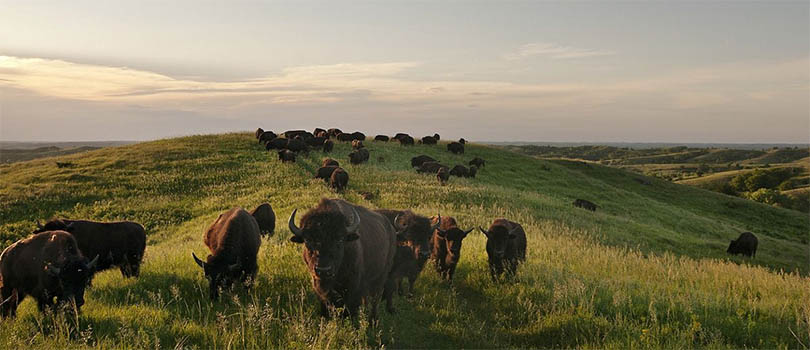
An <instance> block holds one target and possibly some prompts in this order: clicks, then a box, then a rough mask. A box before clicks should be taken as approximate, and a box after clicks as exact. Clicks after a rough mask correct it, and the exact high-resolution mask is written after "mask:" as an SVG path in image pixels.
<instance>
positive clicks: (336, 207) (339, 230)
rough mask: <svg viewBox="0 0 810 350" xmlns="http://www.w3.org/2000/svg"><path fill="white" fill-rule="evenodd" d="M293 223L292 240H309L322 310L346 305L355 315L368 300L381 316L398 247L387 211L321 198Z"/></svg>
mask: <svg viewBox="0 0 810 350" xmlns="http://www.w3.org/2000/svg"><path fill="white" fill-rule="evenodd" d="M296 211H297V210H294V211H293V212H292V214H291V215H290V220H289V227H290V232H292V234H293V236H292V237H291V238H290V241H292V242H294V243H305V244H304V249H303V252H302V253H303V258H304V263H306V265H307V269H308V270H309V274H310V276H311V277H312V288H313V289H314V290H315V294H316V295H317V296H318V299H319V300H320V304H321V315H322V316H324V317H329V316H330V313H329V310H330V308H333V307H345V308H344V310H345V311H344V312H345V313H346V314H348V315H349V316H352V317H353V318H354V317H355V316H356V315H357V311H358V309H359V307H360V305H361V303H362V302H364V301H365V303H366V305H367V310H369V311H370V313H371V314H370V317H369V318H370V319H372V320H375V319H376V318H377V305H378V303H379V300H380V296H381V295H382V293H383V290H384V288H385V286H386V283H389V278H388V277H389V273H390V272H391V266H392V265H393V263H394V255H395V253H396V233H395V232H394V228H393V226H392V225H391V223H390V222H389V221H388V220H387V219H386V218H385V217H383V216H382V215H380V214H377V213H375V212H373V211H370V210H368V209H366V208H364V207H361V206H357V205H354V204H351V203H349V202H346V201H344V200H339V199H325V198H324V199H322V200H321V202H320V203H319V204H318V206H317V207H315V208H313V209H311V210H309V211H308V212H307V213H306V214H304V217H302V218H301V227H300V228H299V227H298V226H297V225H296V224H295V213H296Z"/></svg>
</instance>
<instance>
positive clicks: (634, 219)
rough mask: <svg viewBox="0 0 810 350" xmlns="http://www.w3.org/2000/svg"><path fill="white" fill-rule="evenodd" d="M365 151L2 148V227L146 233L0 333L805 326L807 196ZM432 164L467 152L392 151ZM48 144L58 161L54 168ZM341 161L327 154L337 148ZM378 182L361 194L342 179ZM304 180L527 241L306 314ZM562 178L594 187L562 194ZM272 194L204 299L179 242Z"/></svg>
mask: <svg viewBox="0 0 810 350" xmlns="http://www.w3.org/2000/svg"><path fill="white" fill-rule="evenodd" d="M366 144H367V146H368V148H369V149H370V150H371V155H372V156H371V161H370V163H367V164H361V165H357V166H352V165H349V164H348V160H347V156H346V155H347V154H348V153H349V148H350V147H349V145H347V144H338V145H336V148H335V151H334V153H333V154H332V155H331V156H332V157H334V158H336V159H338V160H339V161H340V162H341V163H342V164H343V165H344V168H346V169H347V171H348V172H349V174H350V177H351V179H350V182H349V190H348V191H346V193H343V194H336V193H333V192H331V191H330V190H329V189H328V188H327V187H326V186H324V184H323V182H322V181H319V180H314V179H312V174H313V172H314V170H315V169H316V168H317V167H318V166H319V164H320V161H321V159H322V157H324V155H323V154H322V153H320V152H313V153H311V154H310V155H309V156H308V157H303V158H299V162H298V163H295V164H281V163H280V162H279V161H278V160H277V157H276V155H275V154H274V153H268V152H266V151H264V149H263V147H261V146H260V145H258V144H257V143H256V141H255V139H254V138H253V137H252V135H251V134H248V133H234V134H223V135H203V136H191V137H184V138H177V139H167V140H159V141H153V142H145V143H140V144H135V145H127V146H119V147H112V148H104V149H99V150H94V151H88V152H84V153H81V154H74V155H65V156H59V157H54V158H43V159H37V160H32V161H27V162H20V163H15V164H9V165H0V204H2V205H0V244H2V247H3V248H4V247H6V246H8V245H9V244H10V243H12V242H14V241H15V240H17V239H19V238H22V237H25V236H26V235H27V234H28V233H29V232H31V230H32V229H33V227H34V221H35V220H43V219H48V218H50V217H53V216H59V217H69V218H86V219H94V220H117V219H127V220H134V221H137V222H140V223H141V224H143V225H144V226H145V228H146V230H147V234H148V247H147V253H146V257H145V262H144V266H143V269H142V273H141V277H140V278H139V279H129V280H124V279H122V277H121V275H120V273H118V272H115V271H107V272H102V273H100V274H98V275H97V276H96V278H95V279H94V281H93V286H92V287H91V288H90V289H89V290H88V293H87V295H86V299H87V303H86V304H85V306H84V307H83V309H82V314H81V315H80V316H79V317H78V318H76V319H71V320H65V319H63V318H64V316H61V315H57V316H52V315H45V316H43V315H41V314H39V312H37V309H36V306H35V303H34V302H33V301H31V300H28V301H26V302H25V303H24V304H23V305H22V306H21V308H20V310H19V311H20V314H19V316H18V318H17V319H16V320H14V321H11V320H3V321H0V347H3V348H19V347H25V348H32V347H33V348H54V347H56V348H65V347H90V346H102V347H113V348H144V347H178V346H179V347H197V348H349V347H352V348H368V347H389V348H460V347H466V348H515V347H518V348H561V347H587V348H628V347H640V348H687V347H688V348H694V347H717V348H743V347H758V348H775V347H786V348H798V347H802V346H807V345H810V305H808V303H807V300H810V288H808V286H810V279H809V278H808V277H807V273H808V261H809V260H808V248H807V247H808V232H810V222H808V218H807V216H806V215H805V214H803V213H800V212H797V211H791V210H785V209H780V208H774V207H771V206H767V205H764V204H759V203H755V202H752V201H747V200H743V199H740V198H735V197H730V196H726V195H722V194H719V193H714V192H710V191H706V190H702V189H699V188H693V187H689V186H683V185H678V184H673V183H670V182H667V181H663V180H659V179H654V178H646V177H643V176H641V175H638V174H635V173H632V172H629V171H625V170H622V169H616V168H610V167H605V166H601V165H597V164H590V163H583V162H578V161H568V160H539V159H535V158H533V157H530V156H526V155H521V154H518V153H513V152H509V151H507V150H504V149H501V148H498V147H491V146H482V145H468V147H467V153H466V154H465V155H461V156H457V155H452V154H450V153H449V152H447V151H446V150H445V148H444V145H443V144H442V145H439V146H415V147H401V146H399V145H398V144H394V143H387V144H384V143H377V142H370V141H369V142H367V143H366ZM418 154H427V155H430V156H433V157H434V158H437V159H439V160H441V161H442V162H443V163H445V164H448V165H454V164H459V163H463V164H466V161H468V160H470V159H472V158H473V157H475V156H478V157H482V158H484V159H486V161H487V165H486V167H484V168H483V169H482V170H481V171H479V173H478V176H477V177H476V178H474V179H458V178H452V179H451V182H450V184H449V185H447V186H440V185H439V184H438V183H437V181H436V179H435V177H433V176H422V175H418V174H416V173H415V172H414V171H413V170H412V169H411V168H410V162H409V160H410V158H411V157H413V156H415V155H418ZM55 161H60V162H71V163H73V164H74V166H73V167H69V168H57V167H56V166H55V164H54V163H55ZM344 163H345V164H344ZM360 191H366V192H371V193H375V194H376V198H374V199H371V200H365V199H363V198H362V197H361V196H360V195H359V194H358V192H360ZM322 197H341V198H345V199H347V200H349V201H351V202H354V203H358V204H361V205H365V206H368V207H372V208H411V209H413V210H414V211H416V212H418V213H420V214H422V215H434V214H435V213H437V212H440V213H441V214H442V215H450V216H454V217H456V219H457V220H458V222H459V223H460V225H461V226H463V227H464V228H468V227H473V226H487V225H488V224H489V223H490V222H491V221H492V219H494V218H496V217H507V218H510V219H512V220H514V221H517V222H520V223H521V224H523V226H524V227H525V228H526V231H527V234H528V241H529V248H528V261H527V262H526V263H525V264H524V265H523V266H522V267H521V269H520V271H519V273H518V275H517V277H516V279H515V281H513V282H507V283H493V282H491V281H490V279H489V276H488V273H487V271H486V253H485V251H484V244H485V239H484V238H483V237H482V235H480V234H471V236H470V237H469V238H467V239H466V240H465V244H464V249H463V251H462V257H461V262H460V265H459V270H458V271H457V275H456V280H455V281H454V282H453V284H452V285H448V284H446V283H443V282H440V280H439V278H438V276H437V274H436V273H435V272H434V271H433V270H432V268H431V267H430V266H428V267H427V268H426V269H425V271H424V272H423V273H422V276H421V277H420V279H419V280H418V281H417V287H416V289H417V290H416V293H415V294H416V297H415V298H413V299H412V300H406V299H398V300H397V307H398V309H399V313H397V314H395V315H390V314H386V313H385V311H382V310H381V315H382V317H381V321H380V325H379V326H378V327H368V325H367V324H366V323H364V322H362V323H361V325H360V326H359V327H358V328H355V327H354V326H352V325H351V323H350V322H348V321H344V320H333V321H325V320H321V319H319V318H318V317H317V307H316V302H315V296H314V295H313V293H312V292H311V290H310V287H309V277H308V275H307V272H306V270H305V267H304V264H303V262H302V261H301V258H300V247H299V246H297V245H294V244H293V243H289V242H288V241H287V238H288V237H289V235H290V233H289V231H288V230H287V228H286V220H287V218H288V216H289V214H290V212H291V211H292V210H293V209H295V208H298V209H302V210H303V209H306V208H310V207H313V206H314V205H315V204H316V203H317V201H318V200H319V199H320V198H322ZM575 198H584V199H588V200H591V201H593V202H595V203H596V204H598V205H599V206H600V209H599V210H598V211H597V212H595V213H592V212H589V211H585V210H582V209H577V208H574V207H573V206H572V205H571V202H572V201H573V200H574V199H575ZM262 202H269V203H270V204H272V206H273V208H274V210H275V212H276V215H277V221H278V222H277V225H276V227H277V233H276V235H275V236H274V237H272V238H270V239H268V240H265V241H264V242H263V245H262V248H261V250H260V252H259V259H260V261H259V264H260V265H259V266H260V267H259V269H260V270H259V277H258V281H257V284H256V286H255V287H254V289H253V290H251V291H249V292H247V291H244V290H243V289H242V288H237V289H236V290H235V291H234V293H232V294H231V295H232V298H230V299H227V298H226V299H224V300H222V301H220V302H218V303H211V302H210V301H209V300H208V299H207V284H206V281H205V280H204V278H203V276H202V271H201V270H200V269H199V268H198V267H197V266H196V265H195V264H194V262H193V260H192V259H191V252H192V251H194V252H196V253H197V254H198V255H201V254H203V253H204V252H206V251H207V250H206V248H205V246H204V244H203V243H202V238H201V237H202V233H203V232H204V230H205V229H206V228H207V227H208V225H209V224H210V223H211V222H212V221H213V220H215V219H216V217H217V215H219V213H221V212H222V211H225V210H227V209H229V208H231V207H234V206H241V207H245V208H253V207H255V206H256V205H258V204H260V203H262ZM742 231H751V232H754V233H755V234H756V235H757V236H758V237H759V240H760V248H759V250H758V252H757V256H756V258H755V259H748V258H743V257H732V256H728V255H727V254H726V253H725V249H726V247H727V246H728V242H729V240H730V239H734V238H736V237H737V235H738V234H739V233H740V232H742Z"/></svg>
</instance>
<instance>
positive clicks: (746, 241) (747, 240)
mask: <svg viewBox="0 0 810 350" xmlns="http://www.w3.org/2000/svg"><path fill="white" fill-rule="evenodd" d="M757 245H759V240H758V239H757V236H754V234H753V233H751V232H743V233H740V236H739V237H737V239H735V240H732V241H731V243H729V245H728V249H726V253H729V254H732V255H737V254H742V255H745V256H747V257H749V258H753V257H754V256H756V255H757Z"/></svg>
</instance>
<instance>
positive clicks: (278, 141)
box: [264, 137, 289, 151]
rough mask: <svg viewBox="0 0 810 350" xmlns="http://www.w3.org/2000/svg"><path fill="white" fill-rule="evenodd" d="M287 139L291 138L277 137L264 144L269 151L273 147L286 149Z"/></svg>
mask: <svg viewBox="0 0 810 350" xmlns="http://www.w3.org/2000/svg"><path fill="white" fill-rule="evenodd" d="M287 141H289V140H287V139H285V138H282V137H276V138H274V139H271V140H269V141H267V143H265V144H264V148H265V149H266V150H268V151H269V150H271V149H285V148H287Z"/></svg>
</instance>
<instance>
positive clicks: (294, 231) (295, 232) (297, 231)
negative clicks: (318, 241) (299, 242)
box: [289, 209, 301, 236]
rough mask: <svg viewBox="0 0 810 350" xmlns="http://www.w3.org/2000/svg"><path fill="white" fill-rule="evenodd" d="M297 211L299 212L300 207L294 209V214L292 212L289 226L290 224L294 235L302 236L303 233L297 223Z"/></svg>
mask: <svg viewBox="0 0 810 350" xmlns="http://www.w3.org/2000/svg"><path fill="white" fill-rule="evenodd" d="M296 212H298V209H295V210H293V212H292V214H290V223H289V226H290V232H292V233H293V235H294V236H300V235H301V229H300V228H298V226H296V225H295V213H296Z"/></svg>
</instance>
